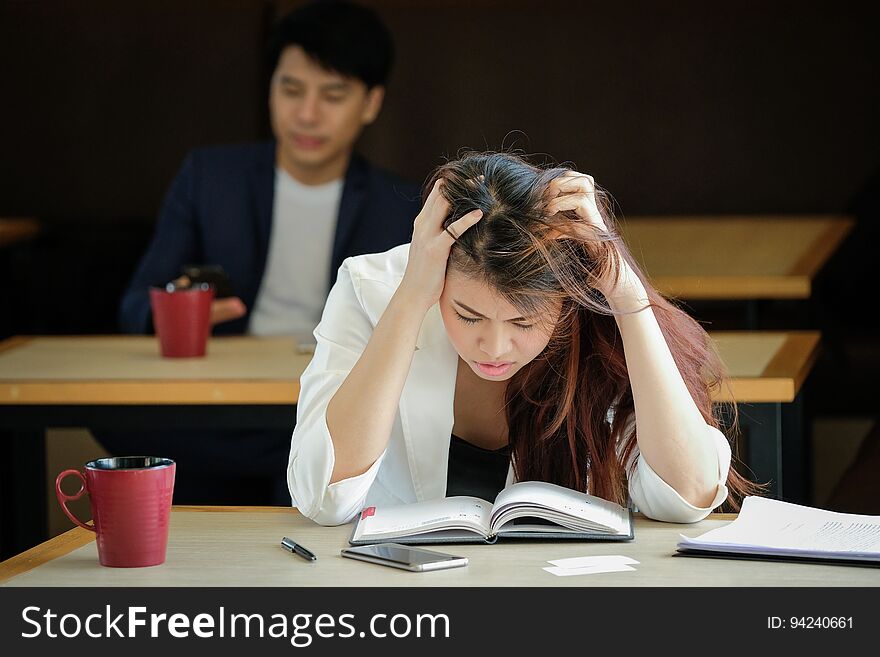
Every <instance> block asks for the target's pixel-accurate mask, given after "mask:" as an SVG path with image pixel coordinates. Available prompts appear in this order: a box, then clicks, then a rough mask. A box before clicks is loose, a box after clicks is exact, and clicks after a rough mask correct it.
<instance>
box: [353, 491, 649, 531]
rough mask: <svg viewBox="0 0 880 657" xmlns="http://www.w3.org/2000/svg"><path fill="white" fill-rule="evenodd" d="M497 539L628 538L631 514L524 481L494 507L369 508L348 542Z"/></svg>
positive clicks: (465, 501)
mask: <svg viewBox="0 0 880 657" xmlns="http://www.w3.org/2000/svg"><path fill="white" fill-rule="evenodd" d="M499 538H531V539H554V540H559V539H575V540H606V541H627V540H632V538H633V522H632V510H631V509H627V508H624V507H622V506H620V505H619V504H615V503H614V502H609V501H608V500H603V499H601V498H599V497H594V496H592V495H587V494H585V493H579V492H578V491H574V490H571V489H568V488H564V487H562V486H556V485H554V484H548V483H544V482H540V481H524V482H520V483H517V484H513V485H512V486H508V487H507V488H505V489H504V490H503V491H501V492H500V493H499V494H498V497H497V498H495V504H494V505H493V504H492V503H491V502H487V501H486V500H481V499H479V498H477V497H447V498H444V499H439V500H431V501H427V502H416V503H414V504H401V505H389V506H371V507H367V508H366V509H364V510H363V511H361V513H360V514H359V515H358V519H357V523H356V524H355V528H354V531H353V532H352V535H351V539H350V541H349V542H350V543H351V544H352V545H366V544H370V543H385V542H394V543H409V544H416V543H423V544H425V543H427V544H430V543H494V542H495V541H496V540H498V539H499Z"/></svg>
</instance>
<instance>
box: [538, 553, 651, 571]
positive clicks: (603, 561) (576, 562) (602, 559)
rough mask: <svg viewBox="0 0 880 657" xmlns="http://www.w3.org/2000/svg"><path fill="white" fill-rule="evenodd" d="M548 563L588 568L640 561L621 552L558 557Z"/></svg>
mask: <svg viewBox="0 0 880 657" xmlns="http://www.w3.org/2000/svg"><path fill="white" fill-rule="evenodd" d="M547 563H552V564H553V565H554V566H559V567H560V568H588V567H590V566H605V565H610V564H618V563H619V564H637V563H639V562H638V561H636V560H635V559H630V558H629V557H624V556H623V555H620V554H602V555H596V556H592V557H571V558H569V559H556V560H554V561H548V562H547Z"/></svg>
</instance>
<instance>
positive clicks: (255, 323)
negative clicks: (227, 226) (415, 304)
mask: <svg viewBox="0 0 880 657" xmlns="http://www.w3.org/2000/svg"><path fill="white" fill-rule="evenodd" d="M342 184H343V180H342V179H341V178H340V179H338V180H333V181H331V182H329V183H325V184H323V185H304V184H302V183H301V182H299V181H297V180H295V179H294V178H292V177H291V176H290V174H288V173H287V172H286V171H284V170H283V169H281V168H276V169H275V201H274V204H273V207H272V232H271V233H270V239H269V253H268V256H267V260H266V271H265V273H264V274H263V281H262V283H261V284H260V291H259V292H258V293H257V300H256V302H255V303H254V309H253V312H252V313H251V317H250V323H249V325H248V333H250V334H252V335H294V334H296V335H306V334H311V332H312V331H313V330H314V328H315V326H317V325H318V322H319V321H320V320H321V312H322V311H323V309H324V302H325V301H326V299H327V289H328V288H329V285H330V278H329V276H330V258H331V255H332V251H333V238H334V236H335V233H336V218H337V216H338V214H339V202H340V199H341V198H342Z"/></svg>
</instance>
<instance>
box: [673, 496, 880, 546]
mask: <svg viewBox="0 0 880 657" xmlns="http://www.w3.org/2000/svg"><path fill="white" fill-rule="evenodd" d="M681 539H682V540H681V541H680V542H679V543H678V551H679V552H680V553H683V554H687V553H693V552H712V553H719V554H729V555H764V556H767V557H807V558H812V559H817V558H818V559H846V560H852V561H880V517H878V516H866V515H856V514H852V513H837V512H834V511H826V510H824V509H817V508H813V507H808V506H801V505H798V504H791V503H789V502H781V501H779V500H772V499H768V498H764V497H746V499H745V500H744V501H743V505H742V509H741V510H740V513H739V516H738V517H737V519H736V520H734V521H733V522H731V523H730V524H729V525H725V526H724V527H719V528H718V529H713V530H711V531H708V532H706V533H705V534H701V535H700V536H696V537H693V538H688V537H687V536H684V535H681Z"/></svg>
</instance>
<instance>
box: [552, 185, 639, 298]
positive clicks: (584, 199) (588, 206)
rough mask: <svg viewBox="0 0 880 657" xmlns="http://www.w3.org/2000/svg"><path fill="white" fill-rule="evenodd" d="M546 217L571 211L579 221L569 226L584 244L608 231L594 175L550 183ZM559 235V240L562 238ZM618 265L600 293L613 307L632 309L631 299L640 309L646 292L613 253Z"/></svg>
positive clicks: (623, 261)
mask: <svg viewBox="0 0 880 657" xmlns="http://www.w3.org/2000/svg"><path fill="white" fill-rule="evenodd" d="M547 197H548V199H549V200H548V201H547V206H546V207H547V216H550V217H552V216H553V215H555V214H557V213H559V212H565V211H568V212H574V213H575V214H576V215H577V217H578V218H579V219H581V221H580V222H575V223H574V224H573V225H572V228H573V229H574V232H575V235H576V236H577V237H579V238H580V239H582V240H584V242H592V241H593V240H595V231H597V230H598V231H601V232H603V233H607V232H608V225H607V224H606V223H605V219H604V218H603V217H602V213H601V212H599V205H598V203H597V202H596V184H595V182H594V181H593V176H590V175H587V174H585V173H580V172H578V171H570V172H568V173H566V174H565V175H563V176H560V177H559V178H556V179H554V180H553V181H551V182H550V184H549V186H548V188H547ZM564 236H565V235H564V234H560V237H564ZM605 244H606V245H607V247H608V248H609V249H614V251H617V249H616V247H615V246H613V243H608V242H606V243H605ZM616 255H617V256H618V257H617V262H618V264H619V265H620V271H619V272H618V273H619V276H618V277H617V281H616V284H614V285H613V286H612V287H609V288H604V289H601V290H600V291H601V292H602V293H603V294H604V295H605V297H606V298H607V299H608V301H609V303H611V304H612V305H617V304H621V305H626V306H632V305H633V301H634V300H638V301H639V307H641V305H642V302H643V300H644V298H645V295H646V293H645V290H644V286H643V285H642V283H641V281H640V280H639V278H638V276H636V274H635V272H634V271H633V270H632V268H631V267H630V266H629V265H628V264H627V262H626V260H625V259H624V258H622V257H620V254H619V252H618V253H616Z"/></svg>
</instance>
